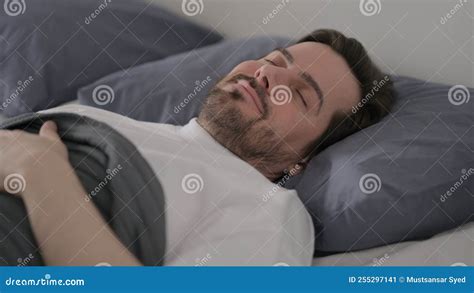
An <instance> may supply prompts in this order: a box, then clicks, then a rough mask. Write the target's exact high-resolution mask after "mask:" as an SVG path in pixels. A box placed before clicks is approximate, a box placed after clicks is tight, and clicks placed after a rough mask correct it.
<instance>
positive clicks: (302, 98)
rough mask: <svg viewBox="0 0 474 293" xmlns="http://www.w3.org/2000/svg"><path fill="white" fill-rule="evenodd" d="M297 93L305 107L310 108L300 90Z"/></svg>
mask: <svg viewBox="0 0 474 293" xmlns="http://www.w3.org/2000/svg"><path fill="white" fill-rule="evenodd" d="M296 93H297V94H298V95H299V96H300V99H301V101H303V104H304V107H305V108H308V105H307V104H306V100H305V99H304V97H303V95H302V94H301V92H300V91H299V90H296Z"/></svg>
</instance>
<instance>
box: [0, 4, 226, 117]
mask: <svg viewBox="0 0 474 293" xmlns="http://www.w3.org/2000/svg"><path fill="white" fill-rule="evenodd" d="M7 2H8V3H10V5H7ZM5 4H6V6H5V7H4V9H2V10H1V11H0V94H1V98H0V99H1V100H0V113H2V114H4V115H7V116H14V115H18V114H21V113H24V112H31V111H37V110H41V109H45V108H47V107H52V106H55V105H58V104H60V103H63V102H67V101H70V100H73V99H75V98H76V93H77V89H78V88H79V87H81V86H84V85H86V84H89V83H91V82H93V81H95V80H96V79H98V78H100V77H103V76H104V75H107V74H110V73H112V72H115V71H117V70H122V69H126V68H128V67H131V66H135V65H137V64H141V63H144V62H148V61H151V60H156V59H160V58H163V57H166V56H168V55H172V54H176V53H180V52H184V51H188V50H191V49H193V48H196V47H200V46H204V45H208V44H212V43H215V42H217V41H219V40H220V39H221V36H220V35H219V34H217V33H214V32H210V31H209V30H208V29H205V28H203V27H200V26H197V25H195V24H192V23H190V22H189V21H188V20H187V19H185V18H180V17H178V16H176V15H173V14H171V13H169V12H167V11H165V10H163V9H161V8H159V7H157V6H156V5H150V3H148V2H147V1H131V0H113V1H110V0H105V1H97V0H81V1H76V0H41V1H16V2H14V1H5ZM7 13H8V14H7Z"/></svg>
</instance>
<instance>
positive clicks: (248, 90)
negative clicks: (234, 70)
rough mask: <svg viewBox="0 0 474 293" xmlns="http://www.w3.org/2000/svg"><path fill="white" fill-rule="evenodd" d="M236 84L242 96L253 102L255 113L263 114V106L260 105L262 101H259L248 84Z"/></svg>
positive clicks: (239, 82)
mask: <svg viewBox="0 0 474 293" xmlns="http://www.w3.org/2000/svg"><path fill="white" fill-rule="evenodd" d="M237 84H238V85H239V89H240V90H241V92H242V93H243V94H244V96H246V97H247V98H248V99H249V100H250V101H251V102H253V104H254V105H255V107H256V108H257V111H258V112H260V114H263V105H262V104H261V103H262V101H261V100H260V97H259V96H258V94H257V92H256V91H255V90H254V88H253V87H252V86H250V84H249V82H248V81H246V80H239V81H238V82H237Z"/></svg>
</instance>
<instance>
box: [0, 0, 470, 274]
mask: <svg viewBox="0 0 474 293" xmlns="http://www.w3.org/2000/svg"><path fill="white" fill-rule="evenodd" d="M156 2H157V3H158V2H159V4H160V5H162V6H164V7H166V8H168V9H170V10H172V11H174V12H176V13H178V14H182V7H181V1H174V0H160V1H156ZM217 2H219V3H222V2H224V3H225V5H223V4H220V5H213V4H214V3H217ZM405 2H406V5H400V1H395V0H392V1H384V2H382V3H383V4H382V5H383V6H382V7H380V8H379V9H381V10H383V11H384V13H383V17H380V16H377V15H374V16H367V15H364V14H361V13H359V12H358V10H359V9H360V8H359V1H356V0H353V1H340V2H338V3H335V1H320V0H318V1H314V0H293V1H291V2H290V1H250V0H245V1H238V2H236V1H235V2H233V1H230V0H224V1H222V0H220V1H219V0H209V1H205V2H204V5H205V6H204V7H203V9H202V12H201V13H198V14H197V15H195V16H192V17H193V21H196V22H198V23H201V24H204V25H206V26H208V27H212V28H214V29H215V30H217V31H219V32H220V33H222V34H223V35H224V36H226V37H246V36H249V35H255V34H264V35H265V34H279V35H284V36H293V35H302V34H304V33H307V32H308V31H310V30H312V29H314V28H317V27H332V28H335V29H339V30H341V31H342V32H344V33H346V34H348V35H352V36H355V37H357V38H359V39H361V41H362V42H363V43H364V44H365V45H366V46H367V48H369V53H370V55H371V56H372V57H373V58H374V60H375V61H376V62H377V63H378V64H379V65H380V66H381V67H382V68H383V69H384V70H385V71H387V72H389V73H392V74H400V75H408V76H412V77H416V78H420V79H423V80H427V81H434V82H443V83H452V84H464V85H466V86H471V87H472V86H474V78H473V71H472V62H473V61H474V56H473V54H474V50H472V46H473V38H472V34H473V31H472V25H471V26H470V27H471V30H469V29H465V26H468V25H469V23H471V24H472V15H473V13H472V8H471V9H470V12H471V13H470V15H469V13H466V12H464V11H457V10H456V11H455V13H457V15H456V17H455V18H454V17H453V18H450V19H449V21H446V19H445V20H443V16H445V15H446V14H447V13H448V14H449V13H451V12H452V11H454V10H452V9H453V7H455V5H456V3H457V1H441V0H438V1H431V2H430V5H429V7H427V6H426V5H425V1H409V2H408V1H405ZM282 3H286V4H285V5H282ZM247 5H251V6H252V9H251V10H249V9H248V7H247ZM222 7H225V9H224V11H223V10H222ZM230 11H232V12H233V13H230ZM239 12H241V13H239ZM354 15H357V16H358V17H354ZM296 16H297V17H296ZM420 19H424V20H426V21H420ZM288 24H290V25H288ZM255 28H257V29H256V30H255ZM374 28H383V29H374ZM451 32H456V34H452V33H451ZM399 42H405V43H410V44H412V46H404V48H406V47H410V48H414V49H411V50H408V51H407V50H405V49H403V48H400V47H398V46H397V43H399ZM469 61H470V62H469ZM467 72H468V73H470V74H466V73H467ZM77 103H78V102H77V101H73V102H70V104H77ZM4 119H5V117H2V116H1V115H0V122H1V121H2V120H4ZM341 233H342V232H341ZM313 265H314V266H359V265H362V266H399V265H403V266H405V265H413V266H425V265H426V266H466V265H468V266H472V265H474V223H473V222H470V223H465V224H464V225H462V226H460V227H457V228H455V229H452V230H449V231H446V232H443V233H440V234H438V235H436V236H433V237H432V238H429V239H425V240H420V241H408V242H401V243H398V244H393V245H385V246H380V247H375V248H371V249H366V250H359V251H353V252H347V253H338V254H332V255H329V256H324V257H316V258H314V260H313Z"/></svg>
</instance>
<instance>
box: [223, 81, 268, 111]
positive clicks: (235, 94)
mask: <svg viewBox="0 0 474 293" xmlns="http://www.w3.org/2000/svg"><path fill="white" fill-rule="evenodd" d="M239 80H245V81H247V82H248V83H249V85H250V86H251V87H252V88H253V89H254V90H255V92H256V93H257V96H258V98H259V99H260V101H261V103H262V105H263V117H262V118H266V117H268V115H269V108H268V104H267V101H268V99H267V97H266V91H265V89H264V88H263V87H262V86H260V84H259V83H258V82H257V79H255V78H254V77H251V76H248V75H245V74H242V73H238V74H236V75H234V76H232V77H231V78H229V80H228V81H227V82H229V83H237V82H238V81H239ZM231 96H232V97H233V98H234V99H238V98H241V96H240V93H238V92H232V93H231Z"/></svg>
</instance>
